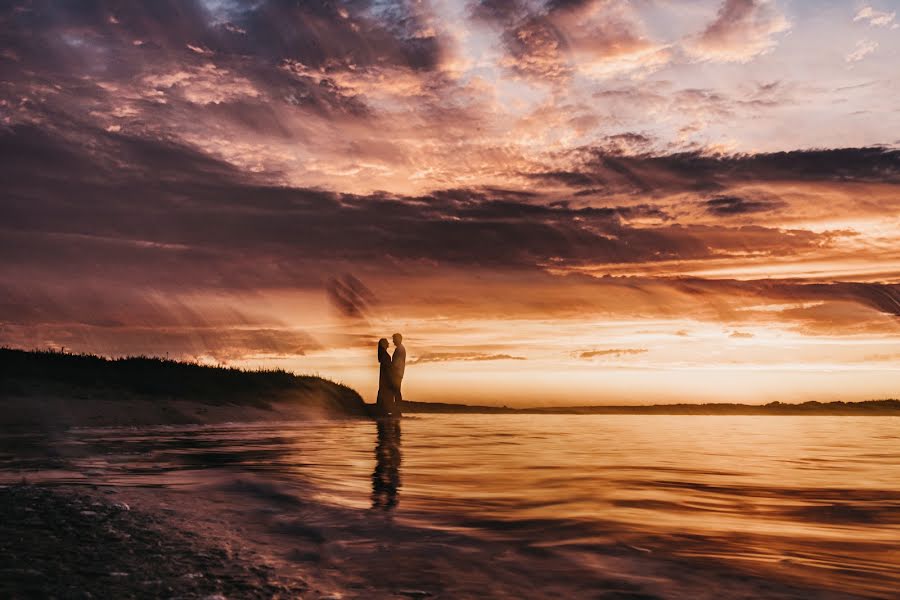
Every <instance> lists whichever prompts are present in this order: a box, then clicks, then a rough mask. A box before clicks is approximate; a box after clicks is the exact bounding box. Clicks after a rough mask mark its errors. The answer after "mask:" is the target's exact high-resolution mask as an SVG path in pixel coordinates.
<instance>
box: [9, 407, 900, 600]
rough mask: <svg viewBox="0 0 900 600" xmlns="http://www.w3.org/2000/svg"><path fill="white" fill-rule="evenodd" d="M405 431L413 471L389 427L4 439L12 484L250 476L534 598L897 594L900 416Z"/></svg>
mask: <svg viewBox="0 0 900 600" xmlns="http://www.w3.org/2000/svg"><path fill="white" fill-rule="evenodd" d="M402 427H403V430H404V431H403V433H404V435H403V461H402V466H401V452H400V449H401V446H400V423H399V422H390V421H383V422H378V423H377V424H376V423H372V422H368V421H349V422H347V421H344V422H318V423H281V424H272V423H269V424H259V423H256V424H233V425H219V426H184V427H160V428H152V429H133V428H122V429H93V430H90V429H85V430H80V431H73V432H70V433H67V434H62V435H59V436H57V437H55V438H53V439H46V438H43V437H41V436H29V435H24V434H19V435H15V436H13V435H5V436H2V437H0V480H3V481H17V480H18V479H19V478H21V477H22V475H23V474H24V475H27V477H28V478H29V480H32V481H60V482H90V483H96V484H108V485H118V486H132V485H133V486H165V487H171V488H185V489H191V488H193V487H199V486H204V485H209V482H210V481H211V480H214V479H216V478H217V477H218V478H225V477H248V476H252V477H253V478H254V481H260V480H262V481H266V482H269V483H268V485H271V486H277V487H273V488H272V489H277V490H278V491H277V498H278V499H279V500H283V499H284V498H286V497H298V498H300V497H302V498H310V497H311V498H313V499H315V500H317V501H318V502H319V503H321V504H322V505H326V506H333V507H335V510H340V511H343V512H341V513H340V514H342V515H347V514H365V515H367V517H365V518H368V519H371V518H372V516H373V513H372V512H371V511H370V510H368V509H375V510H377V511H379V512H380V511H388V512H390V513H391V514H392V515H393V518H392V520H391V523H392V525H391V526H392V527H393V528H394V529H391V530H390V533H385V532H383V531H381V530H372V531H367V532H366V536H368V537H367V538H366V539H370V538H378V537H379V536H387V535H392V536H396V535H399V533H398V531H399V529H398V528H400V527H407V528H414V529H415V528H418V529H416V530H418V531H424V530H428V531H431V532H438V531H440V532H451V533H452V534H453V535H465V536H468V539H472V540H481V542H478V543H485V544H486V543H500V544H505V545H506V546H507V547H509V548H511V549H514V550H515V551H516V552H525V551H526V550H527V552H525V553H524V554H517V555H516V558H515V564H517V565H521V568H522V570H523V572H524V574H523V577H524V578H525V579H526V580H527V581H526V583H527V582H531V583H532V584H535V581H537V579H538V578H541V577H544V578H546V579H548V580H549V579H551V578H552V579H553V581H559V580H560V579H561V577H562V576H563V575H562V574H563V573H565V577H568V578H570V579H571V578H584V580H585V581H588V580H590V581H591V582H592V585H593V584H596V583H597V582H596V581H595V580H593V579H590V578H592V577H593V578H596V577H599V575H598V573H600V572H601V571H603V570H604V569H608V568H611V567H610V565H611V564H612V565H613V567H614V568H615V569H616V570H617V572H618V573H619V574H620V575H621V574H622V573H625V572H626V571H628V569H633V570H634V571H635V572H636V574H635V575H634V577H635V578H641V577H645V575H646V574H647V573H649V572H652V573H653V574H654V575H653V577H654V578H655V579H653V581H656V584H655V585H663V584H660V583H659V582H660V581H664V582H665V585H663V589H673V588H672V586H674V585H675V583H674V582H677V581H682V582H684V581H688V580H691V581H693V580H697V581H705V580H709V581H714V580H715V581H718V580H720V579H721V578H723V577H725V576H726V575H728V576H729V577H732V579H729V580H728V581H730V582H731V583H729V585H732V586H740V585H744V584H743V583H742V582H745V581H750V580H756V579H758V580H762V581H770V580H771V581H778V582H782V583H780V584H779V585H787V583H784V582H789V583H790V584H791V585H797V586H801V588H802V589H813V590H831V591H833V592H837V593H838V595H837V596H827V597H835V598H847V597H877V598H895V597H896V595H895V594H896V590H897V589H900V575H898V569H897V565H898V564H900V545H898V544H897V540H898V539H900V461H898V459H897V448H898V442H900V419H897V418H892V417H766V416H735V417H725V416H710V417H706V416H704V417H699V416H628V415H613V416H604V415H592V416H577V415H549V416H540V415H452V416H451V415H427V416H420V417H411V418H406V419H404V420H403V425H402ZM48 449H49V452H48ZM373 454H374V456H373ZM401 475H402V481H403V488H402V495H403V501H402V502H399V491H400V482H401ZM271 497H272V498H275V497H276V495H274V494H273V495H272V496H271ZM262 501H266V500H265V499H263V500H262ZM347 511H350V512H349V513H348V512H347ZM342 518H344V519H345V520H346V516H345V517H342ZM365 518H363V520H362V521H354V523H356V524H355V525H354V527H355V528H356V529H357V530H358V529H359V528H360V527H363V525H360V524H359V523H366V521H365ZM323 519H324V520H326V521H327V517H323ZM335 520H337V519H335ZM338 525H339V524H334V523H332V524H331V525H329V527H337V526H338ZM340 531H341V532H340V534H339V535H346V536H352V535H356V534H355V533H354V531H353V530H351V528H350V527H349V526H348V527H345V528H344V529H342V530H340ZM334 535H338V534H334ZM448 535H449V533H448ZM391 539H392V540H393V542H396V539H397V538H391ZM421 539H422V536H421V535H415V536H414V535H411V536H410V538H409V540H410V541H408V544H409V545H410V547H411V548H413V547H415V544H419V543H422V542H420V540H421ZM393 542H392V543H393ZM396 543H399V542H396ZM454 543H457V542H454ZM473 543H474V542H473ZM346 546H347V547H350V545H346ZM449 547H450V545H449V544H444V545H443V546H441V545H437V546H434V547H432V548H431V549H430V550H429V552H431V553H440V552H444V551H445V549H446V548H449ZM410 553H411V554H410V556H413V557H415V556H416V554H415V552H414V551H413V550H410ZM419 554H422V553H419ZM503 556H505V554H503V553H502V552H499V553H498V557H503ZM611 557H613V558H614V560H613V558H611ZM366 560H368V558H367V559H366ZM497 560H500V558H498V559H497ZM538 560H539V561H541V562H540V567H536V566H535V565H532V564H529V563H528V562H527V561H538ZM523 561H524V562H523ZM611 561H612V562H611ZM623 561H624V562H623ZM503 564H506V563H503ZM509 564H513V562H512V559H510V563H509ZM628 565H631V566H628ZM636 565H637V566H636ZM501 566H502V565H501V563H497V564H493V565H492V566H491V569H493V570H494V571H497V570H498V569H501ZM423 568H424V567H423ZM504 568H505V567H504ZM692 578H693V579H692ZM716 578H719V579H716ZM754 578H756V579H754ZM607 583H608V582H607ZM635 585H636V586H637V585H638V584H635ZM639 585H640V586H645V585H649V584H648V583H646V582H645V581H644V580H643V579H640V584H639ZM710 585H715V584H710ZM803 586H806V587H803ZM801 588H798V589H801ZM525 589H527V587H526V588H525ZM641 589H644V588H643V587H641ZM779 589H780V588H779ZM850 593H854V594H859V596H851V595H850ZM841 594H844V595H841ZM736 596H739V594H736ZM664 597H668V596H664ZM749 597H754V596H753V595H752V594H751V595H750V596H749ZM765 597H776V596H774V595H773V594H767V595H766V596H765ZM779 597H780V596H779ZM791 597H794V596H791ZM796 597H804V596H803V594H802V593H798V595H796ZM821 597H826V596H821Z"/></svg>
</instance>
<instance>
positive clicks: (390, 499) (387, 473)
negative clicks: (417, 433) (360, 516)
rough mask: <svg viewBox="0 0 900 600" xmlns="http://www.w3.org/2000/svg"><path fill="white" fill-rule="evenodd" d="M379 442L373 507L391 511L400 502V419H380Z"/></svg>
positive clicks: (376, 454)
mask: <svg viewBox="0 0 900 600" xmlns="http://www.w3.org/2000/svg"><path fill="white" fill-rule="evenodd" d="M376 423H377V425H378V444H377V445H376V446H375V470H374V471H373V472H372V509H373V510H383V511H391V510H393V509H394V508H395V507H396V506H397V503H398V502H399V489H400V419H378V420H377V421H376Z"/></svg>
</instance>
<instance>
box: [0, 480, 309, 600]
mask: <svg viewBox="0 0 900 600" xmlns="http://www.w3.org/2000/svg"><path fill="white" fill-rule="evenodd" d="M104 496H106V497H104ZM0 564H2V565H3V566H2V567H0V573H2V576H0V597H3V598H10V599H16V598H172V597H177V598H209V599H210V600H212V599H213V598H218V597H225V598H294V597H298V596H299V595H302V594H303V593H304V592H308V591H309V586H308V585H307V584H306V583H305V582H304V581H303V580H302V579H300V578H298V577H292V578H283V577H279V576H278V575H277V574H276V573H275V572H274V570H273V568H272V567H271V566H270V565H267V564H266V563H265V561H264V560H261V559H260V557H259V556H258V555H255V554H254V553H252V552H250V551H249V550H248V549H247V548H239V547H229V546H223V545H217V544H215V543H210V542H209V541H208V540H204V539H202V538H200V536H198V535H197V534H196V533H195V532H192V531H190V530H189V529H188V528H183V527H180V526H179V525H178V524H177V523H174V522H173V519H172V518H171V517H169V516H166V515H165V514H163V513H162V512H156V513H154V512H146V511H137V510H131V507H130V506H129V505H128V504H127V503H125V502H123V501H121V500H117V499H116V496H115V495H114V494H110V495H106V494H103V493H99V494H98V493H93V494H86V493H83V492H79V491H77V490H74V489H71V488H56V489H53V488H42V487H37V486H29V485H20V486H11V487H6V488H2V489H0Z"/></svg>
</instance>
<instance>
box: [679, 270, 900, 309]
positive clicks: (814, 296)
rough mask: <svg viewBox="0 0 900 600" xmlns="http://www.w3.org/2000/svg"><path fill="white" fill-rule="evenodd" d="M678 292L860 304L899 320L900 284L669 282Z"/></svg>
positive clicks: (698, 280)
mask: <svg viewBox="0 0 900 600" xmlns="http://www.w3.org/2000/svg"><path fill="white" fill-rule="evenodd" d="M670 284H671V285H672V286H673V287H674V288H675V289H677V290H679V291H681V292H684V293H687V294H691V295H696V296H704V295H710V296H712V295H716V294H723V293H726V294H730V295H733V296H741V295H744V296H750V297H763V298H769V299H773V300H779V301H793V302H816V301H822V302H834V301H844V302H850V303H855V304H862V305H864V306H867V307H869V308H871V309H873V310H876V311H878V312H881V313H884V314H887V315H892V316H895V317H900V284H882V283H859V282H833V283H804V282H800V281H791V280H777V279H774V280H755V281H733V280H721V279H720V280H706V279H696V278H680V279H674V280H671V281H670Z"/></svg>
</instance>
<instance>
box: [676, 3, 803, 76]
mask: <svg viewBox="0 0 900 600" xmlns="http://www.w3.org/2000/svg"><path fill="white" fill-rule="evenodd" d="M788 28H790V23H789V22H788V20H787V19H786V18H785V17H784V15H783V14H782V13H781V12H780V11H779V9H778V7H777V6H776V5H775V2H774V0H725V1H724V3H723V4H722V7H721V8H720V9H719V14H718V15H716V19H715V20H714V21H713V22H712V23H710V24H709V26H707V27H706V29H704V30H703V32H702V33H700V34H699V35H697V36H696V37H695V38H693V39H692V40H690V41H689V42H688V43H687V44H686V47H687V50H688V52H690V53H691V54H692V55H693V56H694V57H696V58H698V59H701V60H715V61H724V62H747V61H750V60H752V59H753V58H755V57H756V56H758V55H760V54H763V53H765V52H768V51H770V50H772V48H774V47H775V45H776V43H777V39H776V35H777V34H779V33H782V32H784V31H786V30H787V29H788Z"/></svg>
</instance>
